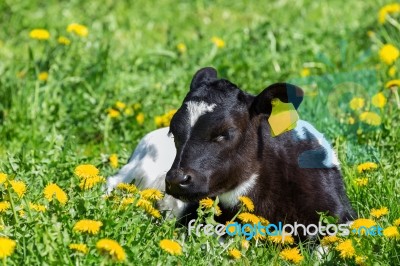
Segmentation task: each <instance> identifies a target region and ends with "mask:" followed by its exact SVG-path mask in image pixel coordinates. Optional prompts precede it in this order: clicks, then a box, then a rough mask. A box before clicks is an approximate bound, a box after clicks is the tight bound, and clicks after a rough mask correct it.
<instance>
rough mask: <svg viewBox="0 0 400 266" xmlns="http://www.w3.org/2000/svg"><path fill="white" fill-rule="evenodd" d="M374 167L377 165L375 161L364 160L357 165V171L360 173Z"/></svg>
mask: <svg viewBox="0 0 400 266" xmlns="http://www.w3.org/2000/svg"><path fill="white" fill-rule="evenodd" d="M376 168H378V165H377V164H376V163H373V162H365V163H362V164H359V165H358V166H357V171H358V172H359V173H362V172H365V171H369V170H373V169H376Z"/></svg>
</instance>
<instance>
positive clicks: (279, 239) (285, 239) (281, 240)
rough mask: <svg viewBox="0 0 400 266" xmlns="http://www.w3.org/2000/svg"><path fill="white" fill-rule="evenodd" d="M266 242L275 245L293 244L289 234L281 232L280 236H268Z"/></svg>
mask: <svg viewBox="0 0 400 266" xmlns="http://www.w3.org/2000/svg"><path fill="white" fill-rule="evenodd" d="M268 240H269V241H271V242H272V243H275V244H284V245H286V244H290V245H291V244H293V243H294V238H293V236H292V235H291V234H289V233H286V232H283V236H282V234H277V235H276V236H268Z"/></svg>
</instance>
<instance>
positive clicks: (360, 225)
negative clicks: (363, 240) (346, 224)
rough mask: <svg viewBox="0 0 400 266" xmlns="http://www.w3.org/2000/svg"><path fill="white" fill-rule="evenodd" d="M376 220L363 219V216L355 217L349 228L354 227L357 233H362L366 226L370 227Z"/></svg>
mask: <svg viewBox="0 0 400 266" xmlns="http://www.w3.org/2000/svg"><path fill="white" fill-rule="evenodd" d="M375 225H376V222H375V221H374V220H371V219H365V218H360V219H356V220H354V221H353V223H352V224H351V226H350V228H351V229H355V230H357V231H358V233H359V234H362V235H364V234H365V231H366V228H371V227H372V226H375Z"/></svg>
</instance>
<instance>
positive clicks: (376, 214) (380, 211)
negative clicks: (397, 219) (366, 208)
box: [371, 207, 389, 219]
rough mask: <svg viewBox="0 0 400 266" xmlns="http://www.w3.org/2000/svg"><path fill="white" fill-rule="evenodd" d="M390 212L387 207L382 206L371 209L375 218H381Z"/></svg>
mask: <svg viewBox="0 0 400 266" xmlns="http://www.w3.org/2000/svg"><path fill="white" fill-rule="evenodd" d="M388 213H389V210H388V208H387V207H382V208H380V209H372V210H371V216H372V217H375V218H378V219H379V218H381V217H382V216H384V215H386V214H388Z"/></svg>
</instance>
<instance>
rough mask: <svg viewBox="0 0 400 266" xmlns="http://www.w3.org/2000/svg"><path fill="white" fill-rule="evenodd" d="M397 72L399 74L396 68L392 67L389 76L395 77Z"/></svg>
mask: <svg viewBox="0 0 400 266" xmlns="http://www.w3.org/2000/svg"><path fill="white" fill-rule="evenodd" d="M396 72H397V68H396V66H392V67H390V68H389V71H388V75H389V76H390V77H394V75H396Z"/></svg>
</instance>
